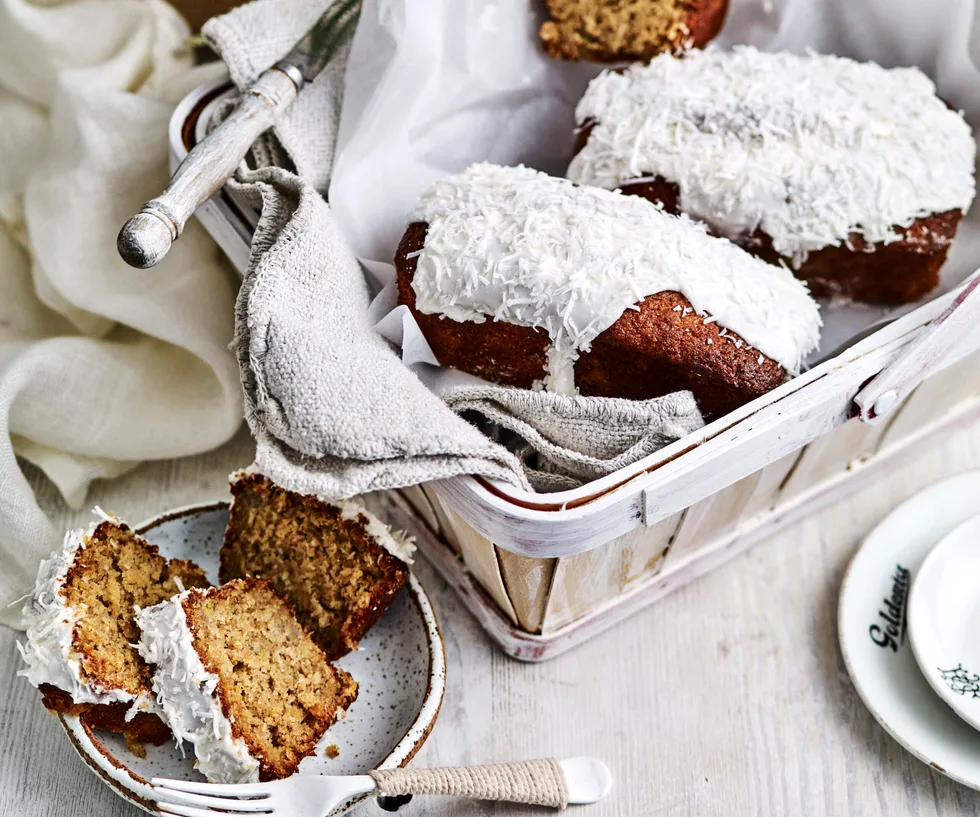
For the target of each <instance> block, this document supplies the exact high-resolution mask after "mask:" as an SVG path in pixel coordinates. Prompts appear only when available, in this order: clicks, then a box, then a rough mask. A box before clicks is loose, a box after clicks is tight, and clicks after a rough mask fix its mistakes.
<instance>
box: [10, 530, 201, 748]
mask: <svg viewBox="0 0 980 817" xmlns="http://www.w3.org/2000/svg"><path fill="white" fill-rule="evenodd" d="M208 584H209V583H208V580H207V578H206V576H205V575H204V571H202V570H201V568H200V567H198V566H197V565H196V564H194V563H193V562H189V561H182V560H178V559H173V560H170V561H168V560H167V559H165V558H164V557H163V556H161V555H160V553H159V551H158V550H157V548H156V546H154V545H151V544H149V543H148V542H146V541H145V540H144V539H143V538H142V537H140V536H138V535H137V534H135V533H133V531H131V530H130V529H129V527H128V526H126V525H125V524H124V523H122V522H120V521H119V520H117V519H115V518H113V517H108V516H106V517H105V518H104V519H103V521H101V522H98V523H96V524H95V525H93V526H92V527H90V528H89V529H88V530H75V531H70V532H69V533H68V534H67V535H66V537H65V542H64V545H63V548H62V550H60V551H58V552H56V553H54V554H53V555H52V556H51V558H49V559H47V560H46V561H44V562H42V563H41V566H40V568H39V569H38V576H37V583H36V585H35V589H34V593H33V595H32V596H31V598H30V600H29V601H28V602H27V604H26V605H25V608H24V619H25V623H26V626H27V641H26V644H23V645H20V649H21V654H22V656H23V658H24V661H25V663H26V664H27V666H26V668H25V669H23V670H21V672H20V674H21V675H24V676H26V677H27V679H28V680H29V681H30V682H31V683H32V684H34V686H36V687H38V688H39V689H40V691H41V693H42V694H43V702H44V705H45V706H46V707H47V708H48V709H50V710H52V711H55V712H62V713H66V714H71V715H78V716H79V717H80V718H81V719H82V720H83V722H85V723H86V724H87V725H88V726H90V727H91V728H93V729H107V730H110V731H113V732H121V733H123V734H124V735H125V736H126V739H127V743H129V745H130V748H131V749H133V750H134V751H136V752H137V753H141V744H143V743H152V744H156V745H159V744H161V743H164V742H166V741H167V740H168V738H169V737H170V732H169V730H168V729H167V727H166V726H165V725H164V724H163V722H162V721H161V720H160V718H159V717H158V710H157V708H156V706H155V701H154V698H153V694H152V691H151V688H150V668H149V667H148V666H147V665H146V664H145V663H144V661H143V660H142V659H141V658H140V656H139V654H138V653H137V651H136V650H135V649H134V648H133V646H132V644H133V643H134V642H135V641H136V640H137V639H138V637H139V630H138V628H137V627H136V622H135V621H134V615H135V612H136V609H137V608H139V607H147V606H149V605H153V604H157V603H158V602H160V601H162V600H164V599H167V598H170V597H171V596H173V595H174V594H175V593H178V592H180V591H181V590H182V589H183V588H185V587H207V586H208Z"/></svg>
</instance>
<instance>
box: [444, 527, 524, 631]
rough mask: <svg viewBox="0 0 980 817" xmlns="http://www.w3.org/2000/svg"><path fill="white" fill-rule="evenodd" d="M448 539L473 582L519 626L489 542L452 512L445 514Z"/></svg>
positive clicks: (492, 546)
mask: <svg viewBox="0 0 980 817" xmlns="http://www.w3.org/2000/svg"><path fill="white" fill-rule="evenodd" d="M446 513H447V517H446V518H447V521H448V523H449V527H450V530H451V531H452V536H451V537H448V536H444V537H443V538H444V539H447V540H448V539H451V540H452V541H454V542H455V543H456V547H457V548H458V549H459V552H460V554H461V555H462V557H463V562H464V563H465V564H466V569H467V570H468V571H469V572H470V573H471V574H472V575H473V576H474V578H476V580H477V581H478V582H479V583H480V585H481V586H482V587H483V589H484V590H486V591H487V593H489V594H490V596H491V597H492V598H493V600H494V601H495V602H497V606H498V607H500V609H501V610H502V611H503V613H504V614H505V615H506V616H507V617H508V618H509V619H510V620H511V621H512V622H513V623H514V624H519V621H518V618H517V613H516V612H515V611H514V605H513V604H511V601H510V596H509V595H508V594H507V588H506V586H505V585H504V578H503V575H502V574H501V572H500V564H499V562H498V561H497V548H496V547H494V544H493V542H491V541H490V540H489V539H486V538H484V537H483V536H481V535H480V534H479V533H477V532H476V531H475V530H473V528H471V527H470V526H469V525H467V524H466V522H464V521H463V520H462V519H460V517H459V516H458V515H457V514H456V513H455V512H453V511H449V510H447V511H446Z"/></svg>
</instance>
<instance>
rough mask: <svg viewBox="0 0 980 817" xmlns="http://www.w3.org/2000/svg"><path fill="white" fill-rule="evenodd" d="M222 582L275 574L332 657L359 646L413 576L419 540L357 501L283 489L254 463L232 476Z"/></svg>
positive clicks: (272, 578)
mask: <svg viewBox="0 0 980 817" xmlns="http://www.w3.org/2000/svg"><path fill="white" fill-rule="evenodd" d="M231 493H232V496H233V502H232V507H231V518H230V520H229V522H228V528H227V531H226V533H225V540H224V544H223V545H222V548H221V557H220V558H221V569H220V573H219V577H220V579H221V581H222V582H226V581H229V580H231V579H240V578H244V577H246V576H255V577H263V578H267V579H269V580H270V581H271V582H272V583H273V585H274V586H275V589H276V591H277V592H278V593H280V594H281V595H282V596H283V598H285V599H286V600H287V601H289V603H290V604H292V605H293V607H295V609H296V612H297V615H298V616H299V618H300V621H301V622H303V624H304V625H305V626H306V627H308V628H309V630H310V631H311V632H312V633H313V638H314V639H315V640H316V642H317V643H318V644H319V645H320V647H322V648H323V650H324V651H325V652H326V654H327V656H328V657H329V658H338V657H340V656H341V655H344V654H345V653H347V652H349V651H350V650H352V649H355V648H356V647H357V644H358V642H359V641H360V640H361V638H363V636H364V634H365V633H366V632H367V631H368V630H369V629H370V628H371V627H372V626H374V624H375V622H377V620H378V619H379V618H380V617H381V614H382V613H384V611H385V610H386V609H387V607H388V605H389V604H390V603H391V601H392V600H393V599H394V597H395V595H396V594H397V593H398V591H399V590H400V589H401V588H402V587H403V586H404V584H405V583H406V582H407V581H408V575H409V574H408V564H409V563H410V562H411V561H412V553H413V551H414V545H413V544H412V542H411V540H410V539H409V538H408V537H406V536H405V535H404V534H402V533H401V532H399V531H393V530H392V529H390V528H389V527H388V526H387V525H385V524H384V523H383V522H382V521H381V520H380V519H378V517H376V516H375V515H374V514H372V513H371V512H370V511H368V510H367V509H366V508H365V507H363V505H361V504H360V503H358V502H354V501H350V500H348V501H344V502H326V501H323V500H320V499H318V498H317V497H314V496H306V495H303V494H298V493H294V492H292V491H287V490H285V489H283V488H280V487H279V486H278V485H276V484H275V483H273V482H272V481H271V480H269V479H267V478H266V477H264V476H263V475H262V474H260V473H257V472H256V471H254V470H252V469H247V470H245V471H241V472H239V473H237V474H233V475H232V485H231Z"/></svg>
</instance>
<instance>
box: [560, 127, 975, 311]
mask: <svg viewBox="0 0 980 817" xmlns="http://www.w3.org/2000/svg"><path fill="white" fill-rule="evenodd" d="M583 132H584V133H585V138H586V139H587V138H588V131H587V130H585V131H583ZM579 138H580V140H581V139H582V135H581V134H580V136H579ZM622 191H623V192H624V193H628V194H630V195H635V196H641V197H642V198H645V199H647V200H648V201H652V202H659V203H661V204H663V207H664V209H665V210H666V211H667V212H669V213H677V212H679V208H678V199H679V191H678V189H677V186H676V185H674V184H672V183H671V182H668V181H666V180H664V179H662V178H656V179H653V180H651V181H644V182H636V183H627V184H624V185H623V186H622ZM962 218H963V213H962V212H961V211H960V210H947V211H946V212H944V213H934V214H932V215H929V216H923V217H922V218H918V219H916V220H915V221H914V222H912V224H911V225H909V226H908V227H898V226H896V227H895V231H896V233H897V234H898V235H899V236H901V238H900V239H899V240H898V241H893V242H891V243H888V244H884V243H879V244H868V243H867V242H865V241H864V240H863V239H862V238H861V237H860V236H859V235H857V234H855V235H852V236H851V238H850V240H849V242H848V243H849V245H850V246H847V245H842V246H839V247H823V248H822V249H819V250H815V251H813V252H811V253H809V254H808V255H807V259H806V261H804V262H803V264H802V265H801V266H800V268H799V269H795V270H793V274H794V275H796V277H797V278H800V279H802V280H804V281H806V282H807V285H808V286H809V287H810V292H812V293H813V294H814V295H816V296H831V295H838V296H843V297H847V298H853V299H854V300H857V301H862V302H865V303H876V304H904V303H911V302H912V301H917V300H918V299H919V298H921V297H922V296H923V295H925V294H926V293H928V292H929V291H931V290H932V289H934V288H935V287H936V286H937V285H938V284H939V270H940V268H941V267H942V265H943V264H944V263H945V261H946V253H947V252H948V251H949V245H950V244H951V243H952V240H953V238H954V237H955V235H956V229H957V227H958V226H959V223H960V220H961V219H962ZM738 243H739V245H740V246H741V247H742V248H743V249H745V250H746V251H747V252H750V253H752V254H753V255H756V256H758V257H759V258H761V259H762V260H764V261H768V262H769V263H770V264H778V263H783V262H786V259H784V258H783V257H782V256H780V255H779V254H778V253H777V252H776V251H775V250H773V248H772V240H771V239H770V237H769V236H768V235H766V234H765V233H764V232H762V231H761V230H756V231H755V233H753V234H752V235H751V236H749V237H748V238H746V239H744V240H742V241H739V242H738Z"/></svg>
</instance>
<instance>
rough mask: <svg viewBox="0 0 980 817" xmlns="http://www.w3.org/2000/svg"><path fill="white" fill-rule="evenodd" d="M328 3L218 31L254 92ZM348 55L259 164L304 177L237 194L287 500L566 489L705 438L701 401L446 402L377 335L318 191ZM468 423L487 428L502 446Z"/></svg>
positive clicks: (457, 396)
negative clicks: (244, 216) (454, 489)
mask: <svg viewBox="0 0 980 817" xmlns="http://www.w3.org/2000/svg"><path fill="white" fill-rule="evenodd" d="M327 5H328V2H325V0H256V2H253V3H250V4H248V5H246V6H243V7H240V8H238V9H236V10H234V11H232V12H230V13H229V14H226V15H224V16H223V17H219V18H216V19H214V20H211V21H210V22H209V23H208V24H207V25H206V26H205V27H204V29H203V31H204V34H205V36H206V37H207V38H208V39H209V41H210V42H211V43H212V45H213V46H214V47H215V48H216V50H218V52H219V53H220V54H221V55H222V58H223V59H224V60H225V62H226V63H228V67H229V71H230V74H231V76H232V79H233V80H234V81H235V82H236V84H238V85H239V87H242V86H243V85H246V84H247V83H249V82H250V81H251V80H252V79H254V78H255V76H256V75H257V74H258V73H259V72H261V70H263V69H264V68H265V67H267V66H268V65H270V64H272V63H273V62H275V61H276V60H277V59H279V58H280V57H282V56H283V55H284V54H285V53H286V52H287V51H288V49H289V47H290V46H291V45H292V43H293V42H294V41H295V40H297V39H298V38H299V37H300V36H301V35H302V34H303V32H304V31H306V30H307V29H308V28H309V27H310V25H311V24H312V23H313V21H314V20H316V18H317V17H318V16H319V14H320V13H321V12H322V11H323V9H325V8H326V7H327ZM348 50H349V49H347V48H344V49H343V50H342V51H341V52H339V53H338V55H337V57H336V59H335V62H334V63H332V64H331V66H330V67H329V68H328V69H327V71H325V72H324V74H321V76H320V77H319V78H318V79H317V81H316V82H314V83H313V85H312V86H311V87H310V88H308V89H306V90H304V91H303V93H302V94H301V95H300V97H299V99H298V100H297V101H296V102H295V103H294V105H293V106H292V107H291V108H290V109H289V110H288V111H287V113H286V115H285V116H284V118H283V120H282V121H281V122H280V123H279V125H278V127H277V128H276V130H275V133H274V134H273V135H272V136H271V138H266V139H264V140H263V147H262V149H261V150H259V151H258V152H257V158H258V161H259V164H260V165H261V164H265V163H268V162H270V161H272V162H274V163H275V164H280V165H285V166H286V167H287V168H289V169H284V168H283V167H271V166H270V167H262V168H261V169H259V170H255V171H242V172H241V173H240V174H239V176H238V178H237V180H236V181H235V182H233V183H232V184H234V185H235V186H236V187H237V188H238V190H239V191H240V193H241V194H242V195H243V196H245V197H247V198H249V199H250V200H251V201H253V202H254V203H255V204H257V205H260V206H261V212H262V217H261V219H260V222H259V225H258V228H257V230H256V235H255V239H254V241H253V243H252V253H251V257H250V261H249V267H248V270H247V271H246V273H245V277H244V282H243V284H242V288H241V292H240V294H239V296H238V302H237V307H236V338H235V345H236V350H237V354H238V360H239V364H240V367H241V374H242V383H243V387H244V392H245V415H246V419H247V421H248V423H249V426H250V428H251V430H252V433H253V435H254V436H255V439H256V444H257V445H256V449H257V453H256V464H257V466H258V467H259V468H260V469H261V470H262V471H263V472H264V473H265V474H266V475H268V476H269V477H270V478H271V479H273V480H274V481H276V482H277V483H279V484H280V485H282V486H283V487H286V488H288V489H291V490H295V491H300V492H302V493H309V494H316V495H319V496H323V497H327V498H331V499H340V498H344V497H348V496H353V495H356V494H360V493H364V492H367V491H373V490H379V489H384V488H393V487H400V486H405V485H414V484H417V483H421V482H429V481H431V480H436V479H442V478H446V477H451V476H457V475H462V474H474V475H482V476H487V477H491V478H496V479H500V480H503V481H505V482H508V483H510V484H513V485H518V486H520V487H522V488H524V489H530V488H537V489H540V490H556V489H561V488H567V487H572V486H574V485H578V484H581V483H582V482H584V481H587V480H589V479H593V478H595V477H598V476H603V475H605V474H608V473H611V472H612V471H614V470H616V469H617V468H619V467H621V466H623V465H627V464H629V463H630V462H634V461H636V460H637V459H639V458H641V457H643V456H645V455H647V454H649V453H651V452H652V451H655V450H657V449H658V448H660V447H662V446H663V445H665V444H667V443H669V442H671V441H673V440H675V439H678V438H679V437H681V436H683V435H684V434H687V433H689V432H691V431H693V430H695V429H697V428H699V427H700V426H701V425H702V424H703V422H702V420H701V415H700V413H699V412H698V410H697V407H696V405H695V403H694V399H693V397H692V396H691V395H690V393H688V392H684V393H678V394H675V395H670V396H668V397H665V398H660V399H658V400H650V401H644V402H631V401H626V400H609V399H603V398H581V397H577V398H572V397H563V396H560V395H554V394H548V393H545V392H531V391H524V390H519V389H506V388H502V387H494V386H475V387H474V386H461V387H457V388H455V389H452V390H451V391H449V392H448V393H447V394H445V395H444V396H443V397H444V400H445V402H444V400H443V399H440V398H439V397H437V396H436V395H435V394H434V393H432V392H431V391H429V389H428V388H426V387H425V386H424V385H423V384H422V382H421V381H420V380H419V379H418V378H417V377H416V376H415V374H414V373H413V372H412V371H411V370H410V369H409V368H408V367H407V366H405V365H404V364H403V363H402V362H401V360H400V358H399V356H398V354H397V352H396V350H395V349H393V348H392V347H391V346H390V345H389V344H388V343H387V342H386V341H385V340H384V339H383V338H382V337H381V336H380V335H378V334H377V333H376V332H375V331H374V328H373V326H372V325H371V322H370V320H369V318H368V306H369V303H370V293H369V290H368V286H367V283H366V280H365V278H364V275H363V272H362V270H361V268H360V266H359V264H358V262H357V259H356V258H355V256H354V254H353V252H352V250H351V248H350V246H349V245H348V243H347V241H346V240H345V238H344V237H343V236H342V235H341V234H340V231H339V229H338V227H337V225H336V223H335V220H334V218H333V215H332V213H331V210H330V206H329V205H328V204H327V203H326V202H325V201H324V199H323V197H322V196H321V195H320V194H319V193H317V190H326V189H327V184H328V182H329V179H330V170H331V168H332V165H333V147H334V144H335V142H336V134H337V131H338V123H339V118H340V107H341V104H342V99H343V68H344V65H345V62H346V57H347V53H348ZM291 170H295V171H296V172H295V173H294V172H291ZM454 410H455V412H468V413H470V414H472V413H476V414H478V415H482V417H483V418H484V420H485V421H487V422H489V424H490V425H489V427H487V428H486V430H487V431H488V432H489V433H488V434H485V433H483V432H482V431H481V430H479V429H478V428H477V426H476V425H474V424H471V423H469V422H467V421H466V420H464V419H462V418H461V417H460V416H459V415H458V414H457V413H455V412H454ZM481 425H482V426H485V427H486V426H487V423H486V422H484V423H481ZM492 438H493V439H492ZM495 439H501V440H505V441H507V442H508V444H509V445H510V447H511V448H513V452H512V451H511V450H508V448H506V447H504V446H503V445H501V444H499V443H498V442H496V441H495ZM514 452H516V453H514Z"/></svg>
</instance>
